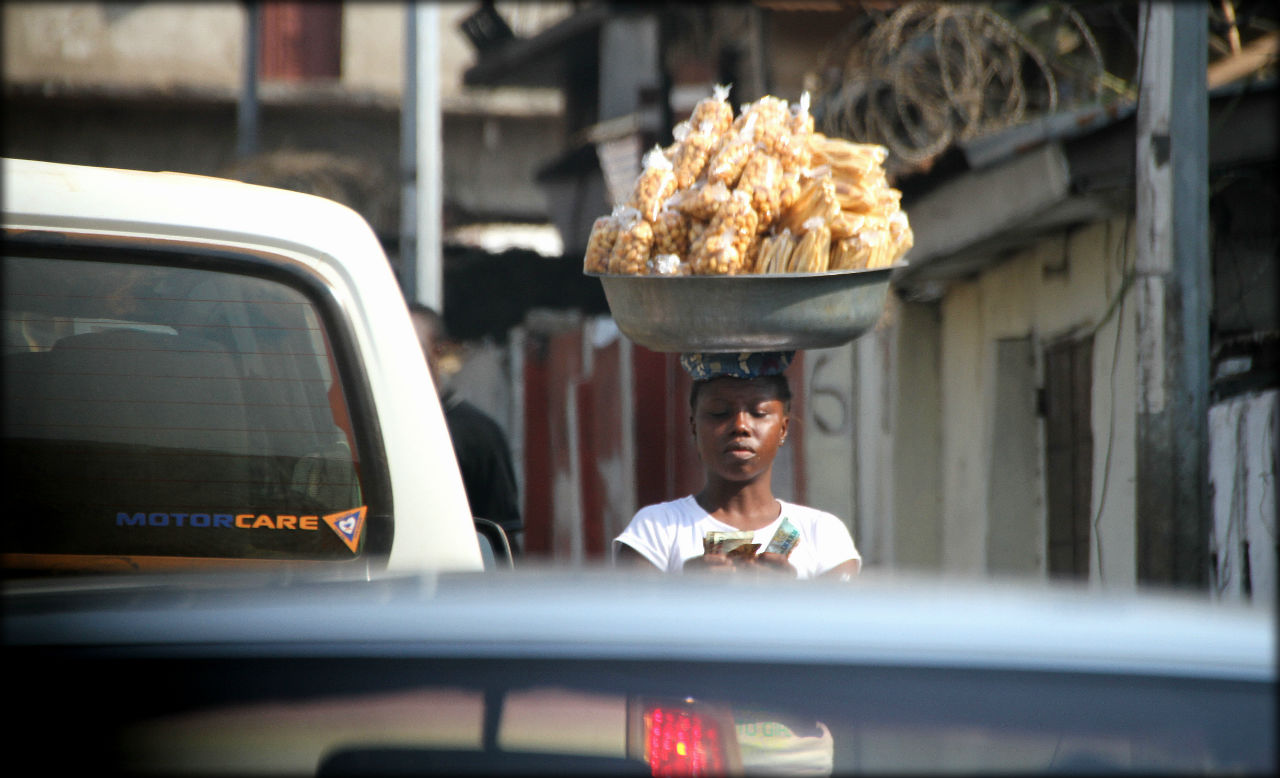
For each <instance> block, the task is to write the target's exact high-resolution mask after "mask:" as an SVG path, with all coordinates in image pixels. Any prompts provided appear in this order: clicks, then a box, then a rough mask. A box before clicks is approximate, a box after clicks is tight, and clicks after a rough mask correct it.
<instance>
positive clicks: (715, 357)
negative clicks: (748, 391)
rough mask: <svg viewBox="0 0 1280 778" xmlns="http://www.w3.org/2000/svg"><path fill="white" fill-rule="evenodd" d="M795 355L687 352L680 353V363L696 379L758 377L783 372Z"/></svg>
mask: <svg viewBox="0 0 1280 778" xmlns="http://www.w3.org/2000/svg"><path fill="white" fill-rule="evenodd" d="M795 355H796V352H794V351H739V352H729V353H720V354H706V353H700V352H688V353H685V354H681V355H680V366H681V367H683V368H684V369H685V372H687V373H688V374H689V375H690V376H691V377H692V378H693V380H695V381H707V380H710V379H712V378H719V377H721V376H729V377H731V378H760V377H761V376H770V375H779V374H781V373H783V372H785V371H786V369H787V366H788V365H790V364H791V359H792V358H793V357H794V356H795Z"/></svg>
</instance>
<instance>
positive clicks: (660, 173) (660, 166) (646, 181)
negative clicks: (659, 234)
mask: <svg viewBox="0 0 1280 778" xmlns="http://www.w3.org/2000/svg"><path fill="white" fill-rule="evenodd" d="M675 191H676V174H675V170H674V168H673V167H672V165H671V161H670V160H668V159H667V157H666V155H664V154H663V153H662V149H659V148H657V147H654V149H653V150H652V151H650V152H649V153H648V154H645V155H644V172H642V173H641V174H640V177H639V178H637V179H636V184H635V188H634V189H633V191H632V193H631V200H630V202H628V203H627V204H628V205H630V206H631V207H633V208H636V209H637V210H639V211H640V215H642V216H644V218H646V219H648V220H649V221H650V222H652V221H653V220H654V219H656V218H658V211H659V210H660V209H661V208H662V204H663V203H664V202H666V200H667V198H668V197H670V196H671V195H672V194H674V193H675Z"/></svg>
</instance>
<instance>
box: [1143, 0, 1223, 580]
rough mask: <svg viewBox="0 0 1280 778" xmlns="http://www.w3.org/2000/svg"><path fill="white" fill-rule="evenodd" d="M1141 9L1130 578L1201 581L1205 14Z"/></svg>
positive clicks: (1155, 3)
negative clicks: (1134, 471) (1134, 540)
mask: <svg viewBox="0 0 1280 778" xmlns="http://www.w3.org/2000/svg"><path fill="white" fill-rule="evenodd" d="M1205 9H1206V6H1205V5H1204V4H1203V3H1183V2H1176V1H1175V0H1147V2H1144V3H1143V4H1142V6H1141V8H1140V10H1139V13H1140V19H1139V39H1140V41H1141V42H1140V46H1141V50H1140V58H1139V59H1140V62H1141V65H1140V77H1139V97H1138V116H1137V148H1136V167H1137V169H1136V171H1135V184H1136V189H1137V191H1136V221H1137V224H1136V250H1137V259H1136V274H1137V277H1136V279H1135V281H1136V283H1135V286H1134V290H1135V303H1136V307H1137V337H1138V376H1137V378H1138V390H1137V406H1138V407H1137V409H1136V410H1137V419H1136V424H1137V430H1136V435H1137V485H1136V488H1137V495H1136V497H1137V500H1136V505H1137V516H1136V517H1135V520H1136V522H1137V526H1136V530H1137V560H1136V561H1137V578H1138V582H1139V583H1143V584H1164V585H1172V586H1191V587H1203V586H1206V585H1207V583H1208V571H1209V562H1208V560H1209V532H1210V524H1209V504H1210V503H1209V498H1208V483H1209V479H1208V394H1209V302H1210V296H1211V290H1210V279H1211V275H1210V268H1209V231H1208V210H1209V195H1208V188H1209V187H1208V182H1209V164H1208V94H1207V91H1206V86H1205V82H1206V72H1207V60H1208V17H1207V13H1206V10H1205Z"/></svg>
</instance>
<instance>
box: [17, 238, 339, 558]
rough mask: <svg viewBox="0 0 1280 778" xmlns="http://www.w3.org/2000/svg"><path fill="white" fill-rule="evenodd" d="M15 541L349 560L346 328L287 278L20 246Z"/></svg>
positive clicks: (76, 551) (22, 546)
mask: <svg viewBox="0 0 1280 778" xmlns="http://www.w3.org/2000/svg"><path fill="white" fill-rule="evenodd" d="M3 282H4V286H3V297H4V311H3V326H4V364H3V376H4V384H3V420H4V455H3V456H4V472H5V473H6V475H7V479H6V481H7V483H8V484H9V488H8V490H7V491H8V495H7V500H6V502H7V504H8V508H9V511H8V516H9V518H8V519H7V520H6V522H5V529H4V536H5V543H4V551H5V552H6V555H7V556H6V563H7V564H8V563H9V562H10V559H11V557H12V555H14V554H17V555H109V556H128V557H133V556H161V557H202V558H209V557H231V558H249V559H281V558H287V559H350V558H352V557H353V556H354V555H355V554H357V553H358V551H359V549H360V539H361V538H360V530H361V529H362V527H363V522H364V512H363V509H362V506H363V505H364V501H363V498H362V489H361V482H360V477H359V472H360V467H359V464H360V463H359V461H358V458H357V455H356V451H357V448H356V446H355V441H354V440H353V438H352V430H351V423H350V421H349V415H348V409H347V403H346V398H345V397H344V393H343V389H342V385H341V382H340V381H339V380H337V377H336V369H335V367H334V366H335V360H334V356H333V354H332V351H331V348H330V340H329V338H328V336H327V335H326V332H325V330H324V328H323V326H322V323H321V322H322V319H321V317H320V316H319V315H318V312H317V310H316V308H315V306H314V305H313V304H312V302H311V301H309V299H308V298H307V297H306V296H305V295H304V294H302V293H301V292H300V291H298V290H297V289H294V288H292V287H291V286H288V285H286V284H283V283H280V282H277V281H273V280H268V279H263V278H258V277H254V276H246V275H240V274H235V273H228V272H219V271H215V270H207V269H195V268H191V267H175V266H164V265H155V264H142V263H138V264H133V263H127V262H116V261H88V260H79V259H55V258H50V257H33V256H6V257H5V258H4V274H3Z"/></svg>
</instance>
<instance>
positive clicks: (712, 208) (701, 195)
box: [667, 181, 732, 221]
mask: <svg viewBox="0 0 1280 778" xmlns="http://www.w3.org/2000/svg"><path fill="white" fill-rule="evenodd" d="M731 197H732V193H731V192H730V191H729V187H727V186H725V185H724V184H722V183H720V182H718V181H717V182H714V183H712V182H706V181H704V182H701V183H698V184H696V185H694V186H692V187H690V188H688V189H681V190H679V191H677V192H676V193H675V194H674V195H672V197H671V199H670V200H668V201H667V204H668V206H669V207H671V208H674V209H675V210H677V211H679V212H680V213H683V214H684V215H685V216H688V217H689V218H690V219H698V220H700V221H709V220H710V219H711V217H713V216H715V215H716V212H717V211H719V210H720V208H721V206H723V205H724V204H725V203H727V202H729V200H730V198H731Z"/></svg>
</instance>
